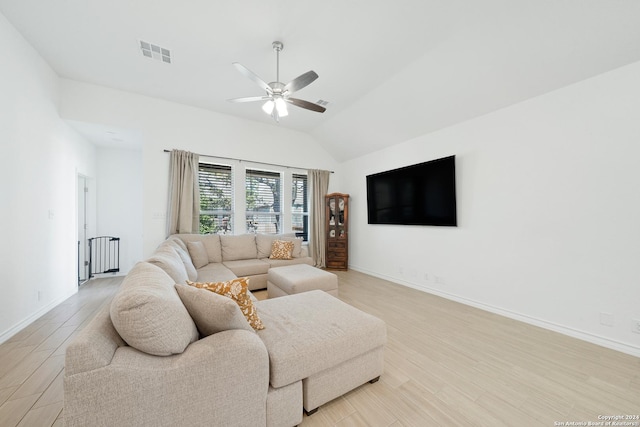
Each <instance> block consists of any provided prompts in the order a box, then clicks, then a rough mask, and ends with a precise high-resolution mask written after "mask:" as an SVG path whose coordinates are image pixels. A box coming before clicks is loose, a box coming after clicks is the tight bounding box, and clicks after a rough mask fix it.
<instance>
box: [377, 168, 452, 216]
mask: <svg viewBox="0 0 640 427" xmlns="http://www.w3.org/2000/svg"><path fill="white" fill-rule="evenodd" d="M367 215H368V222H369V224H400V225H438V226H454V227H455V226H457V224H458V221H457V214H456V157H455V156H449V157H444V158H442V159H437V160H431V161H428V162H424V163H420V164H417V165H412V166H407V167H403V168H400V169H393V170H390V171H386V172H380V173H376V174H373V175H368V176H367Z"/></svg>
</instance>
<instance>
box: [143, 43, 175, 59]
mask: <svg viewBox="0 0 640 427" xmlns="http://www.w3.org/2000/svg"><path fill="white" fill-rule="evenodd" d="M140 50H141V51H142V54H143V55H144V56H146V57H147V58H151V59H157V60H158V61H162V62H164V63H167V64H171V51H169V49H165V48H163V47H160V46H158V45H155V44H152V43H149V42H145V41H142V40H140Z"/></svg>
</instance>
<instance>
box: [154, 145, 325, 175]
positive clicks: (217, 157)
mask: <svg viewBox="0 0 640 427" xmlns="http://www.w3.org/2000/svg"><path fill="white" fill-rule="evenodd" d="M171 151H172V150H166V149H165V150H164V152H165V153H170V152H171ZM196 154H198V153H196ZM198 156H201V157H212V158H214V159H223V160H235V161H236V162H241V163H242V162H250V163H260V164H261V165H267V166H277V167H279V168H287V169H303V168H299V167H295V166H287V165H278V164H276V163H265V162H255V161H253V160H244V159H236V158H234V157H220V156H210V155H208V154H198ZM329 172H330V173H334V172H333V171H329Z"/></svg>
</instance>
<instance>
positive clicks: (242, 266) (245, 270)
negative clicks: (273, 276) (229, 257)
mask: <svg viewBox="0 0 640 427" xmlns="http://www.w3.org/2000/svg"><path fill="white" fill-rule="evenodd" d="M223 264H224V266H225V267H227V268H228V269H229V270H231V271H233V274H235V275H236V276H238V277H242V276H254V275H256V274H266V273H267V271H269V263H268V262H265V261H263V260H261V259H255V258H253V259H239V260H236V261H225V262H223Z"/></svg>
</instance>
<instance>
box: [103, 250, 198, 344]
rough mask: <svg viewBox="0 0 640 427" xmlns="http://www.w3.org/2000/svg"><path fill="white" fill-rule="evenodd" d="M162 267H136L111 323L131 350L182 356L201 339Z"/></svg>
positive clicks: (122, 288) (121, 292)
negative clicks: (193, 343) (188, 347)
mask: <svg viewBox="0 0 640 427" xmlns="http://www.w3.org/2000/svg"><path fill="white" fill-rule="evenodd" d="M174 283H175V281H174V280H173V279H172V278H171V277H170V276H169V275H168V274H167V273H166V272H165V271H163V270H162V269H161V268H160V267H158V266H155V265H153V264H150V263H147V262H140V263H138V264H136V265H135V266H134V267H133V269H131V271H130V272H129V274H127V276H126V277H125V278H124V280H123V281H122V284H121V285H120V289H119V290H118V292H117V293H116V295H115V297H114V298H113V300H112V301H111V306H110V308H109V311H110V315H111V322H112V323H113V326H114V328H115V329H116V331H118V334H120V336H121V337H122V339H123V340H125V342H126V343H127V344H129V345H130V346H131V347H133V348H135V349H138V350H140V351H142V352H145V353H149V354H154V355H156V356H170V355H172V354H180V353H182V352H183V351H184V350H185V349H186V348H187V346H188V345H189V344H190V343H192V342H194V341H196V340H197V339H198V330H197V327H196V325H195V323H194V321H193V319H192V318H191V316H189V312H188V311H187V309H186V308H185V306H184V304H183V303H182V302H181V301H180V297H179V296H178V294H177V292H176V291H175V289H174V288H173V285H174Z"/></svg>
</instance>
